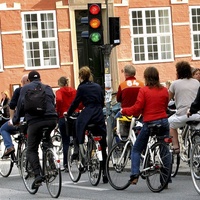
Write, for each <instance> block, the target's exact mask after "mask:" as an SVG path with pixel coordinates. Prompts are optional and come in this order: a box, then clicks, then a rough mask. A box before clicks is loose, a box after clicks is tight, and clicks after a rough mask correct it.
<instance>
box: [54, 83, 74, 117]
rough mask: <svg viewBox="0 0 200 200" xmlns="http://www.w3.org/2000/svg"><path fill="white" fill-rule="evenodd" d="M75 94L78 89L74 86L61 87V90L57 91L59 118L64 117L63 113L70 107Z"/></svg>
mask: <svg viewBox="0 0 200 200" xmlns="http://www.w3.org/2000/svg"><path fill="white" fill-rule="evenodd" d="M75 96H76V89H74V88H72V87H68V86H65V87H61V88H60V89H59V90H57V91H56V111H57V113H58V117H59V118H62V117H63V113H64V112H66V111H67V110H68V109H69V107H70V105H71V103H72V101H73V100H74V98H75Z"/></svg>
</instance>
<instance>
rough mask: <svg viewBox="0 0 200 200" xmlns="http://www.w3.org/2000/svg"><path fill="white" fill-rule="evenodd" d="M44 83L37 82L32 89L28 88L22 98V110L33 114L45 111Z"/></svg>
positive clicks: (41, 113) (39, 114) (40, 113)
mask: <svg viewBox="0 0 200 200" xmlns="http://www.w3.org/2000/svg"><path fill="white" fill-rule="evenodd" d="M45 87H46V86H45V85H43V84H41V83H38V85H37V86H36V87H35V88H34V89H29V90H28V91H27V92H26V94H25V98H24V111H25V113H28V114H30V115H33V116H41V115H43V114H44V113H45V111H46V93H45Z"/></svg>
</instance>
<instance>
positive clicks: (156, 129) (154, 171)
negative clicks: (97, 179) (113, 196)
mask: <svg viewBox="0 0 200 200" xmlns="http://www.w3.org/2000/svg"><path fill="white" fill-rule="evenodd" d="M135 124H136V119H135V118H134V117H132V119H131V122H130V126H129V127H130V128H129V132H128V133H124V132H123V135H124V136H125V135H126V136H127V138H126V139H124V140H121V141H120V142H119V143H117V144H115V145H114V146H113V147H112V149H111V151H110V153H109V154H108V157H107V161H106V173H107V176H108V180H109V183H110V185H111V186H112V187H113V188H114V189H116V190H124V189H126V188H127V187H129V185H130V182H129V181H128V180H129V177H130V173H131V147H132V145H133V144H134V143H135V140H136V137H137V136H136V134H135V128H134V127H135ZM148 128H149V133H150V136H149V141H148V144H147V148H146V151H145V153H144V154H141V164H142V169H141V171H140V176H141V177H142V178H144V179H146V182H147V186H148V187H149V189H150V190H151V191H153V192H160V191H162V190H163V189H164V188H165V187H166V186H167V184H168V182H169V179H170V176H171V162H170V161H171V153H170V152H169V143H170V142H171V141H172V140H171V138H169V137H167V136H159V133H160V131H161V130H162V126H160V125H156V124H152V125H149V127H148ZM117 132H118V134H119V136H120V135H121V133H120V130H117Z"/></svg>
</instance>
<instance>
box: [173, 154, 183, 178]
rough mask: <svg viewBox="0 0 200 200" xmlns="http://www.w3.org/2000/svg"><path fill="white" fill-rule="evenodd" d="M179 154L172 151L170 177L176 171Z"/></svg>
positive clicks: (175, 173)
mask: <svg viewBox="0 0 200 200" xmlns="http://www.w3.org/2000/svg"><path fill="white" fill-rule="evenodd" d="M180 161H181V158H180V155H179V154H174V153H172V170H171V177H175V176H176V175H177V173H178V169H179V166H180Z"/></svg>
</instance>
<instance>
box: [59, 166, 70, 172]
mask: <svg viewBox="0 0 200 200" xmlns="http://www.w3.org/2000/svg"><path fill="white" fill-rule="evenodd" d="M60 170H61V171H62V172H69V170H68V167H67V165H64V166H63V168H61V169H60Z"/></svg>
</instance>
